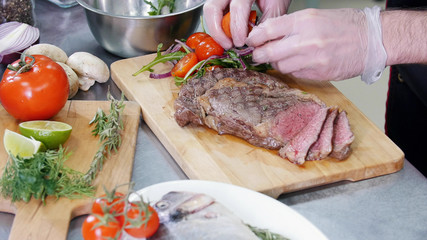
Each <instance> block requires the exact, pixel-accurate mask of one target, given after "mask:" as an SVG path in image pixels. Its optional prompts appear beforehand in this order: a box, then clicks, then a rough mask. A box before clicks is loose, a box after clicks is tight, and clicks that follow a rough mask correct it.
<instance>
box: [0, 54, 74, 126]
mask: <svg viewBox="0 0 427 240" xmlns="http://www.w3.org/2000/svg"><path fill="white" fill-rule="evenodd" d="M33 57H34V58H35V62H34V64H33V66H32V67H31V68H30V69H29V71H27V72H22V73H19V74H17V72H16V71H13V70H9V69H6V71H5V72H4V74H3V78H2V80H1V82H0V102H1V104H2V105H3V107H4V108H5V109H6V111H7V112H8V113H9V114H10V115H12V116H13V117H14V118H16V119H18V120H22V121H28V120H46V119H49V118H51V117H53V116H54V115H56V114H57V113H58V112H59V111H60V110H61V109H62V107H64V105H65V103H66V102H67V99H68V91H69V85H68V78H67V74H66V73H65V71H64V69H63V68H62V67H61V66H60V65H59V64H57V63H56V62H54V61H53V60H51V59H50V58H48V57H46V56H42V55H34V56H33ZM31 60H32V59H31V58H30V57H26V58H25V62H26V63H30V62H31ZM19 61H20V60H17V61H15V62H14V63H12V65H15V64H18V62H19Z"/></svg>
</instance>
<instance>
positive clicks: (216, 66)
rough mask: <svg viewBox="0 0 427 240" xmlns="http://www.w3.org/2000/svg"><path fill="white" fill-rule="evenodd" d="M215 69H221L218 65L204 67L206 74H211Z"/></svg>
mask: <svg viewBox="0 0 427 240" xmlns="http://www.w3.org/2000/svg"><path fill="white" fill-rule="evenodd" d="M217 68H222V66H220V65H212V66H209V67H206V71H207V72H212V71H213V70H215V69H217Z"/></svg>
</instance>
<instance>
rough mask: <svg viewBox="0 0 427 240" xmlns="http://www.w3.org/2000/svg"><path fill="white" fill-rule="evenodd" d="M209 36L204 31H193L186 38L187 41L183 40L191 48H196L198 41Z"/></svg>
mask: <svg viewBox="0 0 427 240" xmlns="http://www.w3.org/2000/svg"><path fill="white" fill-rule="evenodd" d="M208 37H210V35H209V34H207V33H204V32H195V33H193V34H191V35H190V36H189V37H188V38H187V41H186V42H185V43H186V44H187V46H189V47H190V48H192V49H196V47H197V45H199V43H200V42H201V41H202V40H203V39H205V38H208Z"/></svg>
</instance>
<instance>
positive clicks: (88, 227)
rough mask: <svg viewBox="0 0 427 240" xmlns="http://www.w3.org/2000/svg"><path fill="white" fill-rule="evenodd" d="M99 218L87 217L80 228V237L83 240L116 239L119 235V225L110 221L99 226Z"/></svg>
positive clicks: (115, 221)
mask: <svg viewBox="0 0 427 240" xmlns="http://www.w3.org/2000/svg"><path fill="white" fill-rule="evenodd" d="M100 223H101V220H100V218H98V217H96V216H94V215H89V216H88V217H87V218H86V219H85V221H84V222H83V226H82V235H83V239H85V240H105V239H117V238H116V237H118V236H119V235H120V230H121V225H120V223H119V222H118V221H117V220H115V219H111V220H109V221H106V223H104V224H100Z"/></svg>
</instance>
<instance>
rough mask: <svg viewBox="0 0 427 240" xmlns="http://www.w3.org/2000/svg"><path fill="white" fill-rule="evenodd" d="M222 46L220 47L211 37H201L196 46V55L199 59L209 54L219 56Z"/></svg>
mask: <svg viewBox="0 0 427 240" xmlns="http://www.w3.org/2000/svg"><path fill="white" fill-rule="evenodd" d="M223 53H224V48H222V47H221V45H219V44H218V43H217V42H215V40H214V39H213V38H212V37H208V38H205V39H203V40H202V41H201V42H200V43H199V45H197V47H196V55H197V59H199V61H202V60H205V59H208V58H209V57H210V56H213V55H218V56H221V55H222V54H223Z"/></svg>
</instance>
